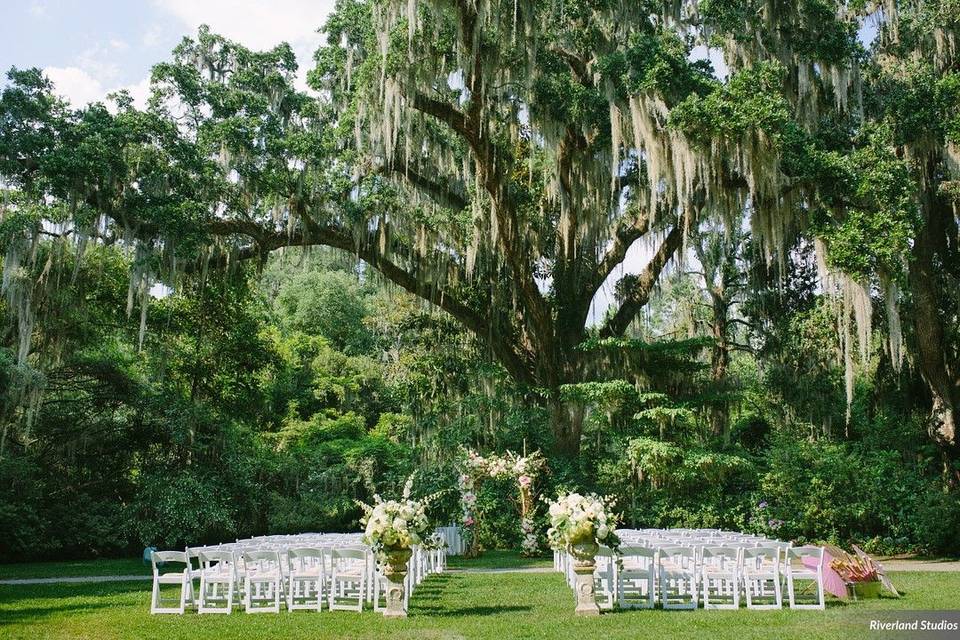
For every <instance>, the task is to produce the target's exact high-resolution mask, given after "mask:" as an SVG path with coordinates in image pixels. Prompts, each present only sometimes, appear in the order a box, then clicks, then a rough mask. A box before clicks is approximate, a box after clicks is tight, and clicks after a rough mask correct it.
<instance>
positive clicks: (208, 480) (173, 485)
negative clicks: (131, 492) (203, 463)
mask: <svg viewBox="0 0 960 640" xmlns="http://www.w3.org/2000/svg"><path fill="white" fill-rule="evenodd" d="M130 515H131V523H132V526H133V530H134V532H135V534H136V537H137V539H138V540H139V541H140V542H141V543H142V544H144V545H145V546H157V547H167V548H180V547H183V546H185V545H188V544H191V545H193V544H205V543H208V542H223V541H224V540H228V539H231V538H233V537H235V535H236V533H237V529H238V527H237V521H236V518H235V510H234V508H233V507H232V506H231V500H230V497H229V494H228V492H227V491H226V489H225V487H224V486H223V483H221V482H220V481H218V479H217V478H216V477H213V476H211V475H205V474H203V473H202V472H200V471H197V470H192V469H188V470H185V471H179V472H177V471H173V472H170V471H166V470H158V471H155V472H153V473H150V474H149V475H145V476H144V477H143V478H142V480H141V483H140V488H139V491H138V492H137V496H136V499H135V501H134V503H133V505H131V514H130Z"/></svg>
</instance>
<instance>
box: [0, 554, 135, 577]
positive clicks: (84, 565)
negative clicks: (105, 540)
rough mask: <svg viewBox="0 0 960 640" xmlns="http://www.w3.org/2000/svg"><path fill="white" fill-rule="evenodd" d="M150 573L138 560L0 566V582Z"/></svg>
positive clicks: (76, 561)
mask: <svg viewBox="0 0 960 640" xmlns="http://www.w3.org/2000/svg"><path fill="white" fill-rule="evenodd" d="M150 572H151V569H150V565H149V564H145V563H144V562H143V561H142V560H141V559H139V558H121V559H111V560H74V561H72V562H24V563H21V564H0V580H7V579H10V578H53V577H57V576H60V577H72V576H135V575H149V574H150Z"/></svg>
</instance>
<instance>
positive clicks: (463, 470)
mask: <svg viewBox="0 0 960 640" xmlns="http://www.w3.org/2000/svg"><path fill="white" fill-rule="evenodd" d="M544 464H545V460H544V459H543V456H542V455H541V454H540V452H539V451H536V452H534V453H532V454H531V455H529V456H519V455H517V454H515V453H511V452H509V451H508V452H507V453H506V454H505V455H502V456H489V457H483V456H481V455H480V454H478V453H477V452H476V451H472V450H469V449H465V450H464V452H463V457H462V459H461V463H460V476H459V478H458V480H457V486H458V488H459V490H460V507H461V518H460V532H461V536H462V537H463V540H464V543H465V544H466V545H467V548H471V549H472V548H475V545H474V544H473V543H474V542H475V539H474V538H475V531H474V529H475V527H476V525H477V490H478V489H479V485H480V484H481V483H482V481H483V480H484V479H486V478H513V479H514V480H515V481H516V483H517V488H518V489H519V492H520V496H519V497H520V518H521V520H520V529H521V532H522V534H523V540H522V542H521V547H522V549H523V552H524V554H526V555H536V553H537V552H538V551H539V542H538V540H537V533H536V529H535V526H534V520H533V511H534V507H535V505H534V502H533V483H534V479H535V478H536V476H537V475H538V474H539V472H540V470H541V469H542V468H543V466H544Z"/></svg>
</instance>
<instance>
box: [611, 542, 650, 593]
mask: <svg viewBox="0 0 960 640" xmlns="http://www.w3.org/2000/svg"><path fill="white" fill-rule="evenodd" d="M620 561H621V566H620V568H619V570H618V571H617V594H618V600H619V603H620V608H621V609H653V607H654V605H655V604H656V593H657V592H656V589H655V588H654V575H655V574H656V572H657V551H656V550H655V549H650V548H648V547H643V546H636V545H625V546H621V547H620Z"/></svg>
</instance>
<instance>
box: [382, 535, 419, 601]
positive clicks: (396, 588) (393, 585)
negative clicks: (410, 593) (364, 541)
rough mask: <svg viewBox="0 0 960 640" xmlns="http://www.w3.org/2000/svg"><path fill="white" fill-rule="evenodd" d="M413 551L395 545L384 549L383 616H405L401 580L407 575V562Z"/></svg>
mask: <svg viewBox="0 0 960 640" xmlns="http://www.w3.org/2000/svg"><path fill="white" fill-rule="evenodd" d="M411 555H413V551H412V550H411V549H409V548H404V547H395V548H388V549H386V561H387V562H386V566H384V568H383V574H384V576H386V578H387V582H389V584H388V585H387V608H386V609H384V610H383V617H384V618H406V617H407V611H406V609H404V608H403V580H404V578H406V577H407V563H408V562H409V561H410V556H411Z"/></svg>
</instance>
